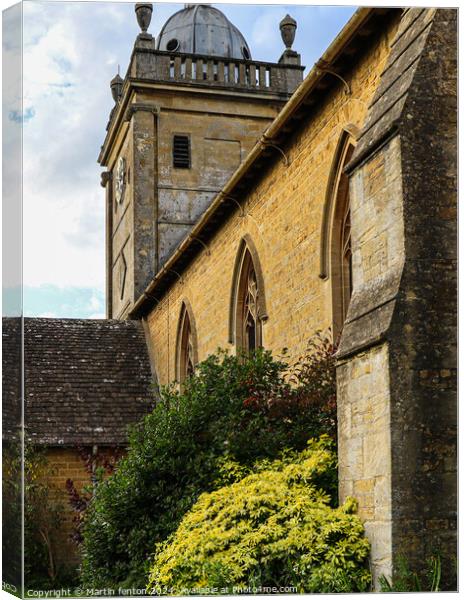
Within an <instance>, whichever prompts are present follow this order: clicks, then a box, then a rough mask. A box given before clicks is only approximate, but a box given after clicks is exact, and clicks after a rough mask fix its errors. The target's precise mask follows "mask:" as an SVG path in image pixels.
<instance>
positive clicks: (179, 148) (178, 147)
mask: <svg viewBox="0 0 464 600" xmlns="http://www.w3.org/2000/svg"><path fill="white" fill-rule="evenodd" d="M172 164H173V165H174V167H176V168H177V169H190V140H189V137H188V135H175V136H174V140H173V145H172Z"/></svg>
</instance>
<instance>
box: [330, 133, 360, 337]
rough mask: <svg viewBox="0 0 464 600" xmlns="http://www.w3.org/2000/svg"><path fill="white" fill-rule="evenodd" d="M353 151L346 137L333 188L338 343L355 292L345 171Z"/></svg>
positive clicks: (333, 276) (334, 312)
mask: <svg viewBox="0 0 464 600" xmlns="http://www.w3.org/2000/svg"><path fill="white" fill-rule="evenodd" d="M353 150H354V145H353V143H352V142H351V141H350V139H349V138H348V137H346V138H345V140H344V144H343V148H342V149H341V152H340V155H339V157H338V164H337V165H336V173H335V181H334V183H335V186H334V189H333V192H334V195H333V216H332V231H331V236H330V237H331V243H330V245H331V248H330V278H331V284H332V322H333V326H332V327H333V334H334V339H335V340H337V339H338V338H339V336H340V334H341V331H342V329H343V325H344V323H345V319H346V316H347V314H348V307H349V304H350V299H351V294H352V291H353V265H352V245H351V210H350V194H349V180H348V176H347V175H346V174H345V173H344V168H345V166H346V165H347V164H348V162H349V160H350V158H351V156H352V154H353Z"/></svg>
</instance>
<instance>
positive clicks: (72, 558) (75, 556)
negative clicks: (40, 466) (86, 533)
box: [46, 448, 121, 567]
mask: <svg viewBox="0 0 464 600" xmlns="http://www.w3.org/2000/svg"><path fill="white" fill-rule="evenodd" d="M83 451H84V452H88V453H91V452H92V449H91V448H83ZM120 456H121V450H119V449H118V450H114V449H109V448H106V449H99V452H98V459H99V461H104V460H105V459H106V460H108V462H109V463H111V464H114V463H115V458H116V457H120ZM46 460H47V469H48V475H47V479H46V483H47V485H49V489H50V491H51V495H50V497H51V498H53V499H54V501H56V503H57V506H60V507H61V508H62V513H61V514H62V517H63V522H62V525H61V526H60V532H59V535H58V536H57V538H56V539H55V540H53V541H54V547H53V551H54V557H55V560H56V561H57V566H58V567H59V566H60V565H61V566H66V567H69V566H73V565H75V566H77V565H78V564H79V563H80V560H81V558H80V554H79V548H78V546H76V544H75V542H74V541H73V540H72V539H71V534H72V533H73V532H74V527H75V526H74V524H73V518H74V516H75V512H74V510H73V509H72V508H71V505H70V504H69V494H68V492H67V490H66V481H67V480H68V479H71V480H72V481H73V483H74V485H75V487H76V489H77V490H78V491H79V492H81V491H82V490H83V488H84V487H85V486H88V485H89V484H90V482H91V479H90V474H89V473H88V472H87V470H86V467H85V461H84V458H83V455H81V454H80V453H79V451H78V450H77V449H76V448H48V449H47V451H46ZM99 464H100V463H99Z"/></svg>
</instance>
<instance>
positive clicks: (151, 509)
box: [82, 336, 335, 588]
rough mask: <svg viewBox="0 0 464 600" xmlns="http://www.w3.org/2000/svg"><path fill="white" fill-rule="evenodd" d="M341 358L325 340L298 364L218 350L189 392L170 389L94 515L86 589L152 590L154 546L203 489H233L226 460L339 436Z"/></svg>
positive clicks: (247, 460) (250, 459) (138, 431)
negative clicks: (337, 369)
mask: <svg viewBox="0 0 464 600" xmlns="http://www.w3.org/2000/svg"><path fill="white" fill-rule="evenodd" d="M315 352H316V353H317V352H318V353H319V354H315ZM332 354H333V352H332V348H331V346H330V343H329V342H328V341H327V340H326V339H324V338H323V337H322V336H320V337H319V339H318V340H317V341H316V342H314V347H313V348H312V349H311V356H309V357H308V358H304V359H302V360H301V361H300V362H299V363H298V364H297V365H295V366H293V367H292V368H290V367H289V366H288V364H287V363H286V362H285V361H284V360H274V359H273V358H272V356H271V354H270V353H269V352H266V351H264V350H260V351H257V352H256V353H253V354H252V355H250V356H248V355H241V356H238V357H235V356H230V355H229V354H227V353H226V352H222V351H218V353H217V354H216V355H214V356H210V357H209V358H208V359H207V360H205V361H204V362H202V363H201V364H200V365H198V367H197V369H196V372H195V375H194V376H193V377H191V378H190V379H188V380H187V381H186V382H185V384H184V385H183V386H182V389H179V388H178V387H174V386H170V387H167V388H164V389H163V390H162V391H161V398H160V401H159V402H158V404H157V406H156V407H155V409H154V410H153V412H152V413H151V414H150V415H148V416H147V417H146V418H145V419H144V420H143V422H142V423H141V425H140V426H138V427H137V428H134V429H133V430H132V432H131V434H130V439H129V450H128V453H127V455H126V457H124V458H123V459H122V460H121V461H120V462H119V463H118V466H117V468H116V471H115V473H114V474H113V475H112V476H111V477H109V478H108V479H107V480H105V481H104V482H102V483H101V484H99V485H98V486H97V488H96V490H95V492H94V497H93V499H92V501H91V503H90V505H89V507H88V508H87V510H86V515H85V520H84V526H83V528H82V533H83V537H84V543H83V565H82V579H83V584H84V585H86V586H87V587H94V588H103V587H115V586H118V585H125V586H126V587H130V586H137V587H144V586H145V584H146V581H147V574H148V569H149V566H150V562H151V555H152V553H153V549H154V545H155V544H156V543H157V542H161V541H163V540H165V539H166V538H167V537H168V536H169V535H170V534H171V533H173V532H174V531H175V530H176V528H177V527H178V525H179V523H180V521H181V519H182V517H183V516H184V515H185V513H186V512H187V511H188V510H189V509H190V508H191V507H192V506H193V504H194V503H195V502H196V501H197V499H198V497H199V495H200V494H201V493H202V492H205V491H212V490H214V489H217V487H218V486H221V485H223V484H224V480H223V475H224V470H223V463H224V460H230V461H231V462H232V463H234V464H236V465H239V466H238V468H239V469H240V468H242V467H247V466H248V467H249V466H250V465H252V464H254V463H255V462H256V461H257V460H259V459H264V458H268V459H275V458H277V457H278V456H279V455H280V454H281V452H282V451H283V450H284V449H292V450H303V449H304V447H305V445H306V442H307V440H308V438H309V437H317V436H319V435H320V434H322V433H328V434H329V435H331V436H332V437H333V436H334V435H335V376H334V360H333V356H332Z"/></svg>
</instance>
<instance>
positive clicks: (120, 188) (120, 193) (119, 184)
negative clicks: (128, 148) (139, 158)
mask: <svg viewBox="0 0 464 600" xmlns="http://www.w3.org/2000/svg"><path fill="white" fill-rule="evenodd" d="M125 185H126V160H125V159H124V158H123V157H122V156H120V157H119V158H118V162H117V165H116V177H115V194H116V202H117V203H118V204H121V202H122V199H123V197H124V188H125Z"/></svg>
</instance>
